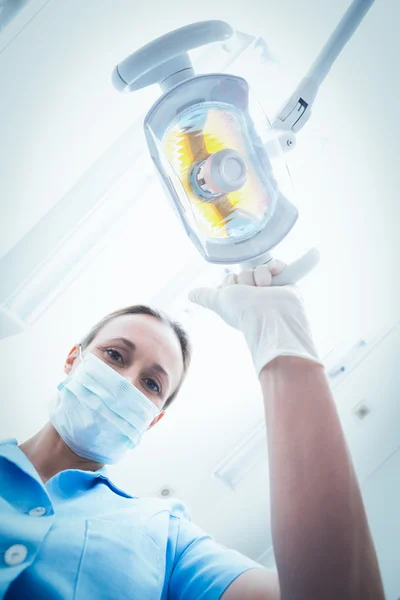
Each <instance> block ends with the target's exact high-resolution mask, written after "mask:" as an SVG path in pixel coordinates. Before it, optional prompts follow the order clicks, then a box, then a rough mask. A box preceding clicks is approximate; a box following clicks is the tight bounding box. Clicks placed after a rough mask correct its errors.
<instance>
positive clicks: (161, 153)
mask: <svg viewBox="0 0 400 600" xmlns="http://www.w3.org/2000/svg"><path fill="white" fill-rule="evenodd" d="M373 2H374V0H354V1H353V2H352V4H351V5H350V7H349V8H348V10H347V12H346V13H345V15H344V16H343V18H342V20H341V21H340V23H339V24H338V26H337V28H336V29H335V30H334V32H333V34H332V36H331V37H330V39H329V40H328V42H327V43H326V45H325V46H324V48H323V49H322V51H321V53H320V55H319V56H318V58H317V60H316V61H315V62H314V64H313V65H312V67H311V69H310V70H309V72H308V73H307V75H306V76H305V77H304V79H303V80H302V81H301V82H300V84H299V86H298V87H297V89H296V90H295V92H294V93H293V94H292V96H291V97H290V99H289V100H288V101H287V102H286V104H285V105H284V107H283V108H282V110H281V111H280V112H279V114H278V115H277V116H276V117H275V118H272V119H268V118H267V116H266V115H265V113H264V111H263V109H262V108H261V106H260V105H259V104H258V102H257V100H256V99H255V97H254V95H253V92H252V91H251V89H250V88H249V85H248V83H247V81H246V80H245V79H243V78H241V77H237V76H234V75H229V74H225V73H223V74H221V73H210V74H205V75H196V74H195V72H194V69H193V66H192V63H191V60H190V57H189V55H188V52H189V51H190V50H194V49H196V48H199V47H201V46H204V45H206V44H210V43H214V42H221V43H223V42H226V40H228V39H229V38H230V37H231V36H233V35H234V32H233V30H232V28H231V27H230V25H228V23H225V22H223V21H202V22H198V23H193V24H191V25H187V26H186V27H182V28H180V29H177V30H175V31H172V32H170V33H167V34H166V35H163V36H162V37H159V38H157V39H155V40H154V41H152V42H150V43H149V44H147V45H146V46H143V47H142V48H140V49H139V50H137V51H136V52H134V53H133V54H131V55H130V56H129V57H127V58H126V59H125V60H123V61H122V62H121V63H120V64H118V65H117V66H116V67H115V69H114V71H113V74H112V82H113V84H114V86H115V87H116V89H117V90H119V91H121V92H133V91H136V90H140V89H142V88H146V87H148V86H150V85H153V84H159V85H160V87H161V91H162V96H161V97H160V98H159V99H158V100H157V101H156V102H155V104H154V105H153V106H152V107H151V108H150V110H149V112H148V113H147V115H146V118H145V121H144V132H145V137H146V141H147V145H148V148H149V151H150V154H151V157H152V160H153V162H154V165H155V167H156V170H157V172H158V174H159V176H160V178H161V181H162V183H163V186H164V188H165V191H166V193H167V196H168V197H169V199H170V200H171V202H172V206H173V208H174V210H175V212H176V214H177V215H178V217H179V219H180V220H181V221H182V224H183V226H184V227H185V229H186V233H187V235H188V236H189V237H190V239H191V240H192V242H193V243H194V244H195V246H196V248H197V249H198V251H199V252H200V253H201V254H202V256H203V257H204V259H205V260H207V261H208V262H210V263H216V264H222V265H235V264H238V265H240V267H241V268H252V267H255V266H256V265H258V264H266V263H268V262H269V261H270V260H271V259H272V255H271V250H272V249H273V248H274V247H275V246H276V245H277V244H278V243H279V242H280V241H282V240H283V239H284V238H285V237H286V235H287V234H288V233H289V232H290V230H291V229H292V227H293V226H294V224H295V222H296V220H297V217H298V211H297V209H296V208H295V206H294V205H293V204H292V203H291V202H290V200H289V199H288V198H287V197H286V196H285V194H284V193H283V191H282V190H283V188H284V184H285V182H284V181H283V178H284V176H285V174H286V177H287V169H286V168H285V159H284V153H285V152H287V151H289V150H291V149H292V148H293V147H294V146H295V142H296V134H297V132H298V131H300V129H301V128H302V127H303V126H304V125H305V124H306V123H307V121H308V119H309V118H310V115H311V109H312V105H313V102H314V100H315V98H316V95H317V92H318V89H319V86H320V85H321V83H322V82H323V80H324V79H325V77H326V75H327V74H328V72H329V70H330V68H331V66H332V64H333V63H334V62H335V60H336V58H337V57H338V55H339V53H340V52H341V50H342V49H343V47H344V46H345V44H346V43H347V41H348V40H349V39H350V38H351V36H352V35H353V33H354V32H355V30H356V29H357V27H358V25H359V24H360V23H361V21H362V19H363V18H364V16H365V14H366V13H367V12H368V10H369V9H370V7H371V6H372V4H373ZM282 183H283V185H282ZM318 260H319V254H318V251H317V250H316V249H315V248H314V249H312V250H310V251H308V252H307V253H306V254H305V255H304V256H303V257H301V258H300V259H299V260H297V261H295V262H294V263H292V264H290V265H288V266H287V267H286V269H285V270H284V271H283V272H282V273H280V274H278V275H275V276H273V277H272V284H273V285H285V284H291V283H295V282H297V281H298V280H300V279H301V278H302V277H304V276H305V275H306V274H308V273H309V272H310V271H311V270H312V269H313V267H314V266H315V265H316V264H317V263H318Z"/></svg>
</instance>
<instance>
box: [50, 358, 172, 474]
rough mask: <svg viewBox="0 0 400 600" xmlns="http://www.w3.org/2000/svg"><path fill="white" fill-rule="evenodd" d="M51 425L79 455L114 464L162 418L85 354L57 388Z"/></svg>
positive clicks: (127, 385) (111, 371)
mask: <svg viewBox="0 0 400 600" xmlns="http://www.w3.org/2000/svg"><path fill="white" fill-rule="evenodd" d="M57 389H58V399H57V400H58V401H57V406H56V408H55V409H54V410H53V411H52V412H51V414H50V421H51V423H52V425H53V427H54V428H55V429H56V431H57V432H58V433H59V435H60V436H61V438H62V439H63V440H64V442H65V443H66V444H67V446H68V447H69V448H71V450H72V451H73V452H75V454H77V455H78V456H81V457H82V458H87V459H88V460H94V461H96V462H100V463H103V464H112V463H115V462H117V461H118V460H119V459H120V458H121V457H122V455H123V454H124V453H125V452H126V450H129V449H131V448H134V447H135V446H137V445H138V444H139V443H140V440H141V437H142V435H143V434H144V433H145V431H146V430H147V429H148V427H149V425H150V423H151V422H152V421H153V420H154V419H155V417H157V416H158V415H159V414H160V411H159V410H158V408H157V407H156V406H155V405H154V404H153V402H151V401H150V400H149V399H148V398H146V396H145V395H144V394H143V393H142V392H141V391H140V390H138V389H137V388H136V387H135V386H133V385H132V384H131V383H129V381H127V380H126V379H125V378H124V377H122V376H121V375H119V373H117V372H116V371H114V369H112V368H111V367H109V366H108V365H106V364H105V363H104V362H103V361H102V360H100V359H99V358H97V356H94V354H88V355H87V356H86V357H85V358H84V359H83V360H82V362H81V363H80V364H79V365H78V367H77V368H76V369H75V370H74V371H73V372H72V373H71V374H70V375H69V376H68V377H67V378H66V379H65V380H64V381H63V382H62V383H60V385H59V386H58V388H57Z"/></svg>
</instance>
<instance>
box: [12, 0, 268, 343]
mask: <svg viewBox="0 0 400 600" xmlns="http://www.w3.org/2000/svg"><path fill="white" fill-rule="evenodd" d="M3 5H4V6H5V5H6V4H4V2H3ZM33 5H34V6H35V7H36V9H38V8H40V7H43V6H44V3H43V2H41V3H38V2H35V0H32V6H33ZM0 6H1V0H0ZM21 8H22V5H21ZM238 58H240V59H241V61H240V62H241V63H242V62H243V61H244V62H246V61H247V62H248V63H249V64H252V63H254V61H258V62H259V66H260V69H263V68H265V67H266V68H267V69H268V68H269V66H270V64H271V63H273V62H274V61H272V58H271V56H270V54H269V51H268V48H267V46H266V44H265V42H264V41H263V40H261V39H260V38H254V37H253V36H249V35H247V34H243V33H241V32H237V34H236V35H235V36H233V39H232V40H229V43H227V44H220V45H219V46H214V45H213V48H208V49H207V50H206V51H205V52H203V53H202V54H201V56H200V57H199V59H198V60H197V61H196V68H197V67H199V70H200V72H201V71H215V70H218V71H223V70H225V69H226V68H228V67H229V70H232V69H233V70H234V65H235V63H236V61H237V60H238ZM260 63H261V64H260ZM274 64H275V63H274ZM267 76H268V71H266V73H265V75H264V77H267ZM143 118H144V114H142V115H140V117H139V118H138V119H137V120H136V122H135V123H134V124H133V125H132V126H131V127H130V128H129V129H128V130H127V131H126V132H125V133H124V134H123V135H122V136H121V137H120V138H119V139H118V140H117V142H116V143H115V144H113V146H111V147H110V148H109V149H108V150H107V151H106V152H105V153H104V154H103V155H102V156H101V157H100V158H99V159H98V160H97V161H96V162H95V163H94V164H93V166H92V167H91V168H90V169H89V170H88V171H87V172H86V173H85V175H84V176H83V177H82V178H81V180H80V181H78V183H77V184H76V185H75V186H74V187H73V188H72V189H71V190H70V191H69V192H68V193H67V194H66V195H65V196H64V197H63V198H61V199H60V200H59V201H58V202H57V203H56V204H55V205H54V206H53V207H52V208H51V210H50V211H49V212H48V213H47V214H46V215H45V216H44V217H43V218H42V219H41V220H40V221H39V222H38V223H37V224H36V225H35V226H34V227H33V228H32V229H31V230H30V231H29V232H28V233H27V234H26V235H25V237H24V238H22V240H21V241H20V242H18V243H17V244H16V245H15V246H14V247H13V248H12V249H11V250H10V251H9V252H8V253H7V254H6V255H5V256H3V257H2V258H1V259H0V272H1V273H2V281H1V287H0V339H2V338H5V337H8V336H10V335H13V334H16V333H18V332H21V331H24V330H26V329H27V328H29V327H30V326H31V325H32V324H33V323H34V322H35V320H36V319H37V318H38V317H39V316H40V314H42V313H43V311H44V310H46V308H47V307H48V306H49V305H50V304H51V303H52V302H53V301H54V300H55V298H57V296H58V295H59V294H60V293H62V292H63V290H64V289H65V288H66V287H67V286H68V285H69V284H70V283H71V282H72V281H73V280H74V279H75V278H76V276H77V275H78V274H79V273H80V272H81V271H82V270H83V269H84V268H85V267H86V266H87V265H88V264H89V263H90V262H91V260H92V259H93V258H94V257H95V256H96V255H97V254H98V252H99V250H100V249H101V248H102V247H103V246H104V245H105V244H106V243H107V241H109V240H110V238H111V237H112V236H113V235H115V233H114V231H113V225H115V224H116V223H117V221H119V219H120V218H121V217H122V216H123V215H124V214H125V213H126V211H128V210H129V209H130V208H131V207H132V205H133V203H134V204H135V205H136V204H137V202H138V200H137V197H140V196H144V195H145V193H146V195H148V191H149V187H150V186H152V185H153V184H155V182H156V179H155V173H154V171H153V168H152V166H151V163H150V160H149V158H147V153H146V152H144V142H143ZM197 265H198V262H197ZM205 268H206V265H205ZM190 273H191V274H192V279H193V266H192V265H190V267H189V268H188V269H187V271H185V273H184V274H182V276H183V278H184V283H185V284H186V285H190V278H189V274H190ZM182 281H183V280H182ZM174 287H175V286H173V288H174ZM167 292H168V290H167V291H166V293H167ZM173 293H174V295H176V290H175V291H174V292H173ZM164 299H165V298H164Z"/></svg>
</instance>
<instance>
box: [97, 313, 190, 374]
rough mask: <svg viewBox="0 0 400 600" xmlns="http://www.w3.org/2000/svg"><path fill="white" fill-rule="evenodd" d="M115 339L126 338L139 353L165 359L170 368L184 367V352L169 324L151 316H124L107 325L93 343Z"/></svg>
mask: <svg viewBox="0 0 400 600" xmlns="http://www.w3.org/2000/svg"><path fill="white" fill-rule="evenodd" d="M115 337H125V338H127V339H128V340H130V341H131V342H132V343H133V344H135V346H136V347H137V350H138V352H142V353H149V352H150V353H151V355H152V356H151V358H152V359H153V360H155V359H159V360H161V359H163V361H164V362H165V361H167V362H168V363H169V365H168V366H171V365H176V364H177V365H178V366H181V365H182V367H183V359H182V350H181V346H180V342H179V339H178V336H177V335H176V333H175V331H174V330H173V329H172V327H170V325H169V324H168V323H164V322H163V321H160V320H159V319H157V318H156V317H153V316H151V315H122V316H119V317H116V318H115V319H112V321H109V322H108V323H106V324H105V325H104V326H103V327H102V328H101V330H100V331H99V332H98V333H97V335H96V336H95V339H94V340H93V343H98V342H101V341H104V340H107V339H112V338H115Z"/></svg>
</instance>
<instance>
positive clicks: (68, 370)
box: [64, 344, 79, 375]
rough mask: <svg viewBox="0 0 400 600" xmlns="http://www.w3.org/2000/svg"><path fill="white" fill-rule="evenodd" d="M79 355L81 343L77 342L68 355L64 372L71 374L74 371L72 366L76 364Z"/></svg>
mask: <svg viewBox="0 0 400 600" xmlns="http://www.w3.org/2000/svg"><path fill="white" fill-rule="evenodd" d="M78 356H79V344H76V345H75V346H74V347H73V348H72V349H71V350H70V353H69V354H68V356H67V360H66V361H65V365H64V373H65V374H66V375H69V374H70V373H71V371H72V367H73V366H74V363H75V360H76V359H77V357H78Z"/></svg>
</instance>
